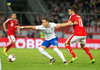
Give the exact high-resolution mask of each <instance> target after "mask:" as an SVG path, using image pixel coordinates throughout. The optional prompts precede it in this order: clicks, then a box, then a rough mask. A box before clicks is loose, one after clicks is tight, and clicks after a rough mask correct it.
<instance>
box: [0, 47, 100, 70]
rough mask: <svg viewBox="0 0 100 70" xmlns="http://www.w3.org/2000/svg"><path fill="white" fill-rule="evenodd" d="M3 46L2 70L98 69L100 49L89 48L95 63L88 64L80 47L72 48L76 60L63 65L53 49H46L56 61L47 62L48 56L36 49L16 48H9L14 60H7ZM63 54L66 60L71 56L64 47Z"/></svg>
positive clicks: (85, 55)
mask: <svg viewBox="0 0 100 70" xmlns="http://www.w3.org/2000/svg"><path fill="white" fill-rule="evenodd" d="M2 50H3V48H0V57H1V63H2V70H100V50H90V51H91V53H92V55H93V57H94V58H95V60H96V63H94V64H89V63H90V60H89V57H88V56H87V54H85V52H84V51H83V50H82V49H74V52H75V53H76V55H77V57H78V60H77V61H75V62H74V63H72V64H68V65H64V64H63V62H62V60H61V59H60V58H59V56H58V55H57V53H56V52H54V51H53V49H46V51H47V52H48V53H49V54H50V55H52V56H53V57H54V58H55V59H56V62H55V63H54V64H52V65H50V64H49V58H47V57H45V56H43V55H42V54H40V52H39V51H38V49H17V48H11V49H10V50H9V51H8V54H14V55H15V57H16V61H15V62H8V60H7V57H6V56H4V55H3V54H2ZM60 50H61V51H62V53H63V54H64V56H65V58H66V60H67V62H69V61H70V60H71V58H72V56H71V55H70V53H69V52H68V51H67V50H66V49H60Z"/></svg>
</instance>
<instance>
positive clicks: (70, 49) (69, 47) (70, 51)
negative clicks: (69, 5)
mask: <svg viewBox="0 0 100 70" xmlns="http://www.w3.org/2000/svg"><path fill="white" fill-rule="evenodd" d="M66 49H67V50H68V51H69V53H70V54H71V55H72V56H73V57H74V58H75V57H76V55H75V53H74V52H73V50H72V48H71V46H70V45H68V46H66Z"/></svg>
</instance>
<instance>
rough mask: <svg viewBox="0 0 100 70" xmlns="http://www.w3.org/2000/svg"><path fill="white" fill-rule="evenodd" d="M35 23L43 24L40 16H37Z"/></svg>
mask: <svg viewBox="0 0 100 70" xmlns="http://www.w3.org/2000/svg"><path fill="white" fill-rule="evenodd" d="M34 23H35V25H40V24H41V20H40V18H39V16H36V17H35V21H34Z"/></svg>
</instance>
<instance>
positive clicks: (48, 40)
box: [17, 17, 68, 65]
mask: <svg viewBox="0 0 100 70" xmlns="http://www.w3.org/2000/svg"><path fill="white" fill-rule="evenodd" d="M17 27H18V28H32V29H36V30H42V31H43V33H44V34H45V41H44V42H43V43H42V44H41V46H40V47H39V51H40V53H41V54H43V55H44V56H46V57H48V58H49V59H50V64H52V63H53V62H54V61H55V59H54V57H52V56H51V55H50V54H48V53H47V52H46V51H45V50H44V49H46V48H48V47H49V46H50V45H53V50H54V51H55V52H56V53H57V54H58V55H59V57H60V58H61V59H62V60H63V62H64V64H65V65H67V64H68V63H67V62H66V60H65V58H64V56H63V54H62V52H61V51H60V50H59V49H58V37H57V36H56V34H55V32H54V30H55V28H59V27H60V26H59V24H55V23H53V22H49V18H48V17H45V18H43V19H42V25H38V26H17Z"/></svg>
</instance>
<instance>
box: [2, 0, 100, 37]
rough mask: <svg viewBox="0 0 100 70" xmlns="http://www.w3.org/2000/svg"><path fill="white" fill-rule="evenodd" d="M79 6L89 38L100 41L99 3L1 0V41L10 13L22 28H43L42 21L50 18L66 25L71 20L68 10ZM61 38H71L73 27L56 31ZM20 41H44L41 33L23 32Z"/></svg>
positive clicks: (95, 1)
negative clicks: (13, 14) (36, 39)
mask: <svg viewBox="0 0 100 70" xmlns="http://www.w3.org/2000/svg"><path fill="white" fill-rule="evenodd" d="M72 5H74V6H78V7H79V11H78V14H79V15H81V17H82V18H83V23H84V26H85V29H86V31H87V38H89V39H100V0H0V37H1V38H4V37H7V34H6V32H4V30H3V26H2V25H3V22H4V21H5V20H6V19H7V18H9V17H10V15H11V13H12V12H14V13H16V14H17V19H18V20H19V24H20V25H40V24H41V18H43V17H45V16H49V17H50V21H51V22H55V23H59V22H66V21H67V20H68V18H69V15H68V8H69V6H72ZM55 32H56V34H57V35H58V37H59V38H68V37H69V36H70V35H71V34H72V33H73V28H72V27H64V28H59V29H56V30H55ZM16 37H18V38H20V37H21V38H44V35H43V33H42V32H41V31H36V30H33V29H23V30H21V34H20V35H17V32H16Z"/></svg>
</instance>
